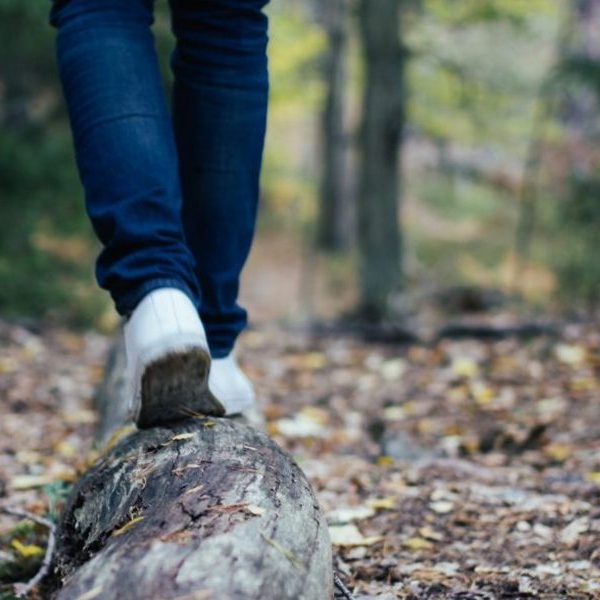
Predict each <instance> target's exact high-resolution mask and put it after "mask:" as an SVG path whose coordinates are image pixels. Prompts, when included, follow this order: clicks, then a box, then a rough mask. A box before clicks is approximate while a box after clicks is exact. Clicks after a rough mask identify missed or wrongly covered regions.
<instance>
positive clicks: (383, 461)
mask: <svg viewBox="0 0 600 600" xmlns="http://www.w3.org/2000/svg"><path fill="white" fill-rule="evenodd" d="M377 464H378V465H379V466H380V467H390V466H392V465H393V464H394V459H393V458H392V457H391V456H387V455H383V456H379V457H377Z"/></svg>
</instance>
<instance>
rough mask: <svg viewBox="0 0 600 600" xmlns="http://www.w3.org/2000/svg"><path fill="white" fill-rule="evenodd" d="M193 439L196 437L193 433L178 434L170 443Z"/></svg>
mask: <svg viewBox="0 0 600 600" xmlns="http://www.w3.org/2000/svg"><path fill="white" fill-rule="evenodd" d="M193 437H196V434H195V433H178V434H177V435H174V436H173V437H172V438H171V440H170V441H171V442H180V441H182V440H190V439H192V438H193Z"/></svg>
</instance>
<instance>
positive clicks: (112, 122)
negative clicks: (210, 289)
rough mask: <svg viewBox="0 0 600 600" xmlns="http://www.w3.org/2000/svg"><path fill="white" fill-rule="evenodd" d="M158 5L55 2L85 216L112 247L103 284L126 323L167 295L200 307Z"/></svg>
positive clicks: (101, 266)
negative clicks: (161, 291)
mask: <svg viewBox="0 0 600 600" xmlns="http://www.w3.org/2000/svg"><path fill="white" fill-rule="evenodd" d="M153 3H154V2H153V0H55V2H54V4H53V7H52V11H51V15H50V21H51V23H52V24H53V25H54V26H55V27H57V28H58V36H57V58H58V64H59V70H60V75H61V79H62V83H63V89H64V93H65V97H66V100H67V106H68V109H69V116H70V120H71V127H72V131H73V137H74V142H75V151H76V158H77V165H78V168H79V172H80V177H81V180H82V183H83V186H84V190H85V197H86V208H87V211H88V213H89V216H90V218H91V221H92V224H93V227H94V230H95V232H96V234H97V235H98V237H99V239H100V241H101V242H102V244H103V246H104V247H103V249H102V251H101V253H100V256H99V257H98V261H97V264H96V276H97V279H98V283H99V284H100V286H101V287H103V288H105V289H107V290H109V291H110V293H111V295H112V297H113V299H114V301H115V305H116V308H117V310H118V311H119V312H120V313H121V314H127V313H129V312H131V311H132V310H133V308H135V306H136V304H137V303H138V302H139V301H140V300H141V299H142V298H143V296H145V295H146V294H147V293H148V292H149V291H151V290H152V289H155V288H159V287H167V286H168V287H176V288H178V289H181V290H182V291H184V292H186V293H187V294H188V295H189V296H190V297H191V298H192V300H193V301H194V302H195V303H196V305H197V306H199V286H198V283H197V279H196V276H195V273H194V259H193V256H192V254H191V252H190V250H189V248H188V247H187V245H186V244H185V239H184V233H183V226H182V222H181V207H182V194H181V186H180V181H179V166H178V163H177V147H176V144H175V138H174V135H173V126H172V122H171V116H170V114H169V110H168V107H167V104H166V100H165V92H164V89H163V85H162V81H161V78H160V73H159V69H158V62H157V57H156V52H155V49H154V39H153V36H152V32H151V30H150V26H151V24H152V21H153Z"/></svg>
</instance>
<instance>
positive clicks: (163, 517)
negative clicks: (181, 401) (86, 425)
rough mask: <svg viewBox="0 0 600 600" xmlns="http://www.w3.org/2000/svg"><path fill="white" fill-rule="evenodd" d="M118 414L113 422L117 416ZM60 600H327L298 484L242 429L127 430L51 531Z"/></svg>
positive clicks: (105, 416) (311, 518)
mask: <svg viewBox="0 0 600 600" xmlns="http://www.w3.org/2000/svg"><path fill="white" fill-rule="evenodd" d="M122 356H123V354H122V346H121V347H120V346H119V345H117V346H116V348H115V350H114V351H113V354H112V355H111V358H110V360H109V368H108V370H107V374H106V377H105V382H104V384H103V385H102V386H101V391H100V393H99V394H98V398H97V404H98V408H99V409H100V412H101V433H102V436H101V437H104V438H106V437H108V436H110V434H111V433H112V432H114V431H115V429H118V428H119V427H121V426H122V425H123V423H124V420H125V421H126V420H127V415H126V414H121V413H123V411H119V408H118V406H119V405H120V404H121V403H122V390H123V386H122V377H121V376H120V375H121V374H120V372H119V371H120V369H121V368H122V365H123V361H122ZM115 415H116V417H115ZM47 592H48V595H49V596H50V595H51V596H52V597H54V598H56V599H58V600H75V599H80V600H81V599H82V598H86V599H88V600H92V599H101V600H112V599H115V600H117V599H121V598H127V599H128V600H136V599H140V600H148V599H154V598H160V599H161V600H169V599H174V598H178V599H180V600H181V599H184V598H185V599H190V600H191V599H192V598H193V599H198V600H199V599H203V600H225V599H236V598H240V599H242V598H243V599H244V600H253V599H256V600H259V599H260V600H268V599H271V598H272V599H277V600H279V599H282V600H285V599H289V600H297V599H305V600H327V599H330V598H332V595H333V572H332V557H331V544H330V541H329V535H328V531H327V525H326V522H325V519H324V517H323V515H322V514H321V512H320V510H319V506H318V503H317V500H316V498H315V496H314V493H313V491H312V489H311V487H310V484H309V483H308V481H307V479H306V477H305V476H304V474H303V473H302V471H301V470H300V468H299V467H298V466H297V465H296V464H295V463H294V461H293V460H292V459H291V458H290V457H289V456H287V455H286V454H285V453H284V452H283V451H282V450H281V449H280V448H279V447H278V446H277V444H275V442H273V441H272V440H271V439H270V438H269V437H268V436H267V435H266V434H265V433H264V432H262V431H259V430H257V429H254V428H252V427H250V426H248V425H247V424H245V423H244V422H243V421H241V420H239V419H238V420H234V419H226V418H225V419H213V418H202V419H189V420H188V421H185V422H182V423H179V424H176V425H173V426H172V427H168V428H165V427H160V428H153V429H147V430H141V431H134V432H133V433H131V434H130V435H128V436H127V437H125V438H124V439H122V440H121V441H120V442H119V443H117V444H116V445H115V446H114V447H112V448H110V449H109V450H108V451H107V452H106V453H105V455H104V456H103V457H101V458H100V459H99V460H98V461H97V463H96V464H95V465H94V466H93V467H92V468H91V469H90V470H89V471H88V472H87V473H86V474H85V475H84V476H83V477H82V479H81V480H80V481H79V483H78V484H77V485H76V486H75V488H74V490H73V492H72V493H71V496H70V499H69V501H68V504H67V507H66V509H65V512H64V515H63V517H62V520H61V524H60V527H59V531H58V546H57V552H56V559H55V568H54V577H53V579H52V581H51V582H50V583H49V584H48V590H47Z"/></svg>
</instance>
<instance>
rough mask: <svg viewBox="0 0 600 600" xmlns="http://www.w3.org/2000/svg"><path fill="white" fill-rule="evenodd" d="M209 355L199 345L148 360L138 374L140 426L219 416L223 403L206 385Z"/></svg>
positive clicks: (222, 411)
mask: <svg viewBox="0 0 600 600" xmlns="http://www.w3.org/2000/svg"><path fill="white" fill-rule="evenodd" d="M209 369H210V355H209V353H208V352H207V351H206V350H204V349H203V348H198V347H196V348H190V349H189V350H184V351H181V350H180V351H176V352H170V353H168V354H166V355H164V356H162V357H161V358H159V359H157V360H154V361H152V362H150V363H149V364H148V365H147V366H146V368H145V370H144V374H143V375H142V381H141V407H140V412H139V416H138V418H137V424H138V427H140V428H148V427H157V426H160V425H167V424H169V423H173V422H174V421H181V420H183V419H189V418H190V417H197V416H203V415H206V416H215V417H220V416H223V415H224V414H225V408H224V407H223V405H222V404H221V403H220V402H219V401H218V400H217V399H216V398H215V397H214V396H213V394H212V393H211V392H210V390H209V388H208V373H209Z"/></svg>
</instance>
